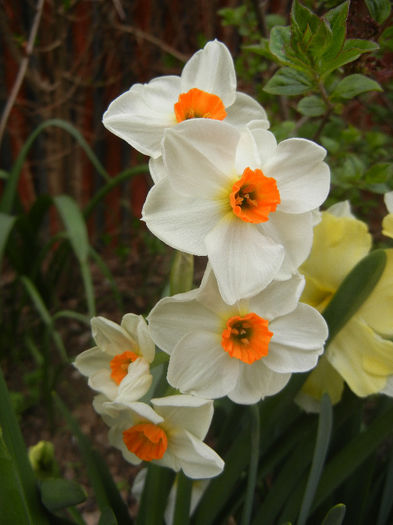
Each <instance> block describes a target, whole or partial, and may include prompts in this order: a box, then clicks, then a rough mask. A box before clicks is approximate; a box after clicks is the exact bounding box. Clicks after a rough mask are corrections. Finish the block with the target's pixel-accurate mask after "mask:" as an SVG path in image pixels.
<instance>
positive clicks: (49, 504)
mask: <svg viewBox="0 0 393 525" xmlns="http://www.w3.org/2000/svg"><path fill="white" fill-rule="evenodd" d="M40 491H41V500H42V503H43V504H44V505H45V507H46V508H47V509H48V510H50V511H51V512H56V511H58V510H62V509H65V508H67V507H71V506H73V505H78V504H79V503H82V502H83V501H85V500H86V498H87V494H86V491H85V489H84V488H83V487H81V486H80V485H79V484H78V483H76V481H73V480H70V479H60V478H49V479H46V480H44V481H42V482H41V484H40Z"/></svg>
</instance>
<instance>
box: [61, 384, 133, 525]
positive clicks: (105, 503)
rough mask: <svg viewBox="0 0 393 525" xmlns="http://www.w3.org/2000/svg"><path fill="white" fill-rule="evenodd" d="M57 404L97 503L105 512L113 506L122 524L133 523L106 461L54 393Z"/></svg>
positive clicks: (128, 524) (129, 524) (130, 524)
mask: <svg viewBox="0 0 393 525" xmlns="http://www.w3.org/2000/svg"><path fill="white" fill-rule="evenodd" d="M53 397H54V399H55V402H56V405H57V406H58V408H59V410H60V412H61V413H62V414H63V417H64V419H65V420H66V422H67V425H68V426H69V428H70V430H71V431H72V433H73V434H74V436H75V438H76V440H77V443H78V446H79V449H80V452H81V455H82V458H83V460H84V462H85V463H86V466H87V474H88V476H89V480H90V483H91V485H92V487H93V490H94V494H95V496H96V500H97V504H98V506H99V508H100V510H101V512H104V511H105V509H106V508H107V507H110V508H112V510H113V512H114V513H115V516H116V518H117V520H118V522H119V523H121V525H132V520H131V518H130V516H129V514H128V510H127V506H126V505H125V503H124V501H123V500H122V498H121V496H120V493H119V491H118V489H117V487H116V485H115V483H114V481H113V479H112V476H111V474H110V472H109V470H108V467H107V465H106V463H105V462H104V461H103V460H102V458H101V456H100V455H99V454H98V453H97V452H96V451H95V450H94V449H93V448H92V446H91V444H90V441H89V440H88V439H87V437H86V436H85V435H84V434H83V433H82V431H81V430H80V428H79V425H78V423H77V421H76V420H75V418H74V417H73V416H72V415H71V414H70V412H69V410H68V409H67V407H66V406H65V404H64V403H63V402H62V401H61V399H60V398H59V397H58V396H57V395H56V394H55V393H54V394H53Z"/></svg>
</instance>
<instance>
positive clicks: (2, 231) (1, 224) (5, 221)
mask: <svg viewBox="0 0 393 525" xmlns="http://www.w3.org/2000/svg"><path fill="white" fill-rule="evenodd" d="M15 220H16V217H12V216H11V215H7V214H6V213H0V270H1V263H2V260H3V254H4V250H5V247H6V244H7V239H8V236H9V234H10V233H11V230H12V227H13V226H14V223H15Z"/></svg>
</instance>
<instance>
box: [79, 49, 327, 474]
mask: <svg viewBox="0 0 393 525" xmlns="http://www.w3.org/2000/svg"><path fill="white" fill-rule="evenodd" d="M103 122H104V125H105V126H106V127H107V128H108V129H109V130H110V131H112V132H113V133H115V134H116V135H118V136H119V137H121V138H123V139H124V140H126V141H127V142H128V143H129V144H130V145H132V146H133V147H135V148H136V149H137V150H138V151H140V152H141V153H144V154H146V155H149V156H150V157H151V158H150V163H149V167H150V172H151V176H152V179H153V183H154V184H153V187H152V188H151V190H150V192H149V194H148V196H147V198H146V202H145V204H144V207H143V212H142V215H143V217H142V218H143V220H144V221H145V222H146V224H147V226H148V228H149V229H150V230H151V231H152V232H153V233H154V234H155V235H156V236H157V237H158V238H160V239H161V240H162V241H164V242H165V243H166V244H168V245H169V246H171V247H173V248H175V249H177V250H180V251H182V252H186V253H188V254H192V255H202V256H207V257H208V266H207V269H206V272H205V275H204V277H203V280H202V283H201V285H200V287H199V288H198V289H194V290H191V291H188V292H185V293H181V294H177V295H174V296H172V297H165V298H163V299H162V300H160V301H159V302H158V303H157V305H156V306H155V307H154V308H153V309H152V311H151V313H150V314H149V316H148V325H146V322H145V321H144V319H143V318H142V317H138V316H134V315H132V314H128V315H126V316H125V317H124V318H123V320H122V323H121V326H118V325H116V324H114V323H112V322H110V321H107V320H105V319H103V318H96V319H93V321H92V328H93V337H94V339H95V341H96V344H97V346H96V347H94V348H92V349H90V350H88V351H86V352H84V353H82V354H81V355H80V356H79V357H78V358H77V359H76V361H75V366H76V367H77V368H78V369H79V370H80V372H81V373H82V374H84V375H86V376H88V377H89V385H90V386H91V387H92V388H93V389H95V390H96V391H98V392H99V395H98V396H97V397H96V399H95V402H94V406H95V409H96V410H97V412H98V413H99V414H101V415H102V417H103V419H104V421H105V422H106V423H107V424H108V426H109V427H110V430H109V441H110V443H111V444H112V445H114V446H115V447H117V448H119V449H120V450H121V451H122V454H123V456H124V458H125V459H126V460H127V461H129V462H131V463H133V464H137V463H140V462H141V461H153V462H155V463H157V464H159V465H164V466H168V467H171V468H173V469H174V470H176V471H178V470H179V469H182V470H183V471H184V472H185V474H186V475H187V476H189V477H191V478H209V477H212V476H215V475H217V474H219V473H220V472H221V470H222V468H223V462H222V460H221V459H220V458H219V457H218V456H217V454H216V453H215V452H214V451H213V450H212V449H211V448H209V447H208V446H207V445H206V444H204V443H203V440H204V438H205V436H206V434H207V431H208V428H209V425H210V422H211V419H212V416H213V401H212V400H213V399H216V398H220V397H224V396H228V397H229V398H230V399H231V400H232V401H234V402H236V403H239V404H252V403H257V402H258V401H260V400H261V399H263V398H264V397H265V396H271V395H273V394H275V393H277V392H279V391H280V390H281V389H282V388H284V386H285V385H286V384H287V382H288V380H289V378H290V377H291V374H292V373H295V372H305V371H308V370H311V369H312V368H314V367H315V366H316V364H317V361H318V357H319V356H320V355H321V354H322V352H323V348H324V343H325V340H326V338H327V336H328V331H327V326H326V323H325V321H324V319H323V317H322V316H321V314H320V313H319V312H318V311H317V309H315V308H314V307H313V306H309V305H307V304H303V303H301V302H299V300H300V297H301V294H302V292H303V288H304V285H305V279H304V277H303V276H301V275H300V274H299V272H298V269H299V266H300V265H301V264H302V263H304V261H305V260H306V258H307V257H308V255H309V253H310V250H311V247H312V244H313V232H314V226H315V224H316V223H318V221H319V219H320V216H319V212H318V208H319V206H320V205H321V204H322V203H323V202H324V200H325V198H326V196H327V194H328V191H329V184H330V174H329V168H328V166H327V164H326V163H325V162H324V158H325V154H326V152H325V150H324V149H323V148H322V147H321V146H319V145H317V144H315V143H314V142H312V141H310V140H306V139H301V138H290V139H287V140H284V141H282V142H280V143H277V141H276V139H275V137H274V135H273V133H271V132H270V131H268V128H269V122H268V120H267V117H266V112H265V110H264V109H263V108H262V107H261V106H260V105H259V104H258V103H257V102H256V101H255V100H254V99H252V98H251V97H250V96H248V95H246V94H244V93H239V92H237V91H236V76H235V70H234V65H233V61H232V58H231V55H230V53H229V51H228V49H227V48H226V47H225V45H224V44H222V43H220V42H218V41H213V42H209V43H208V44H207V45H206V46H205V47H204V48H203V49H202V50H200V51H198V52H197V53H196V54H195V55H193V56H192V57H191V59H190V60H189V61H188V62H187V63H186V65H185V66H184V69H183V71H182V73H181V76H180V77H176V76H164V77H161V78H157V79H154V80H152V81H151V82H149V83H148V84H146V85H141V84H136V85H134V86H132V87H131V89H130V90H129V91H127V92H126V93H124V94H122V95H120V97H119V98H117V99H116V100H115V101H113V102H112V103H111V104H110V106H109V108H108V110H107V111H106V113H105V114H104V118H103ZM154 344H155V345H157V346H158V347H159V348H160V349H161V350H162V351H164V352H166V353H167V354H168V355H169V364H168V372H167V380H168V382H169V384H170V385H171V386H172V387H174V388H175V389H177V391H178V392H179V393H178V394H176V395H172V396H166V397H163V398H155V399H151V396H152V395H153V393H152V392H151V390H152V388H151V386H150V385H151V382H152V375H151V372H150V368H151V365H152V362H153V360H154ZM153 365H154V363H153Z"/></svg>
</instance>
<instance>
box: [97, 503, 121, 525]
mask: <svg viewBox="0 0 393 525" xmlns="http://www.w3.org/2000/svg"><path fill="white" fill-rule="evenodd" d="M98 525H118V523H117V519H116V516H115V515H114V513H113V510H112V509H111V508H110V507H106V508H105V509H104V510H103V511H102V513H101V516H100V521H99V522H98Z"/></svg>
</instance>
